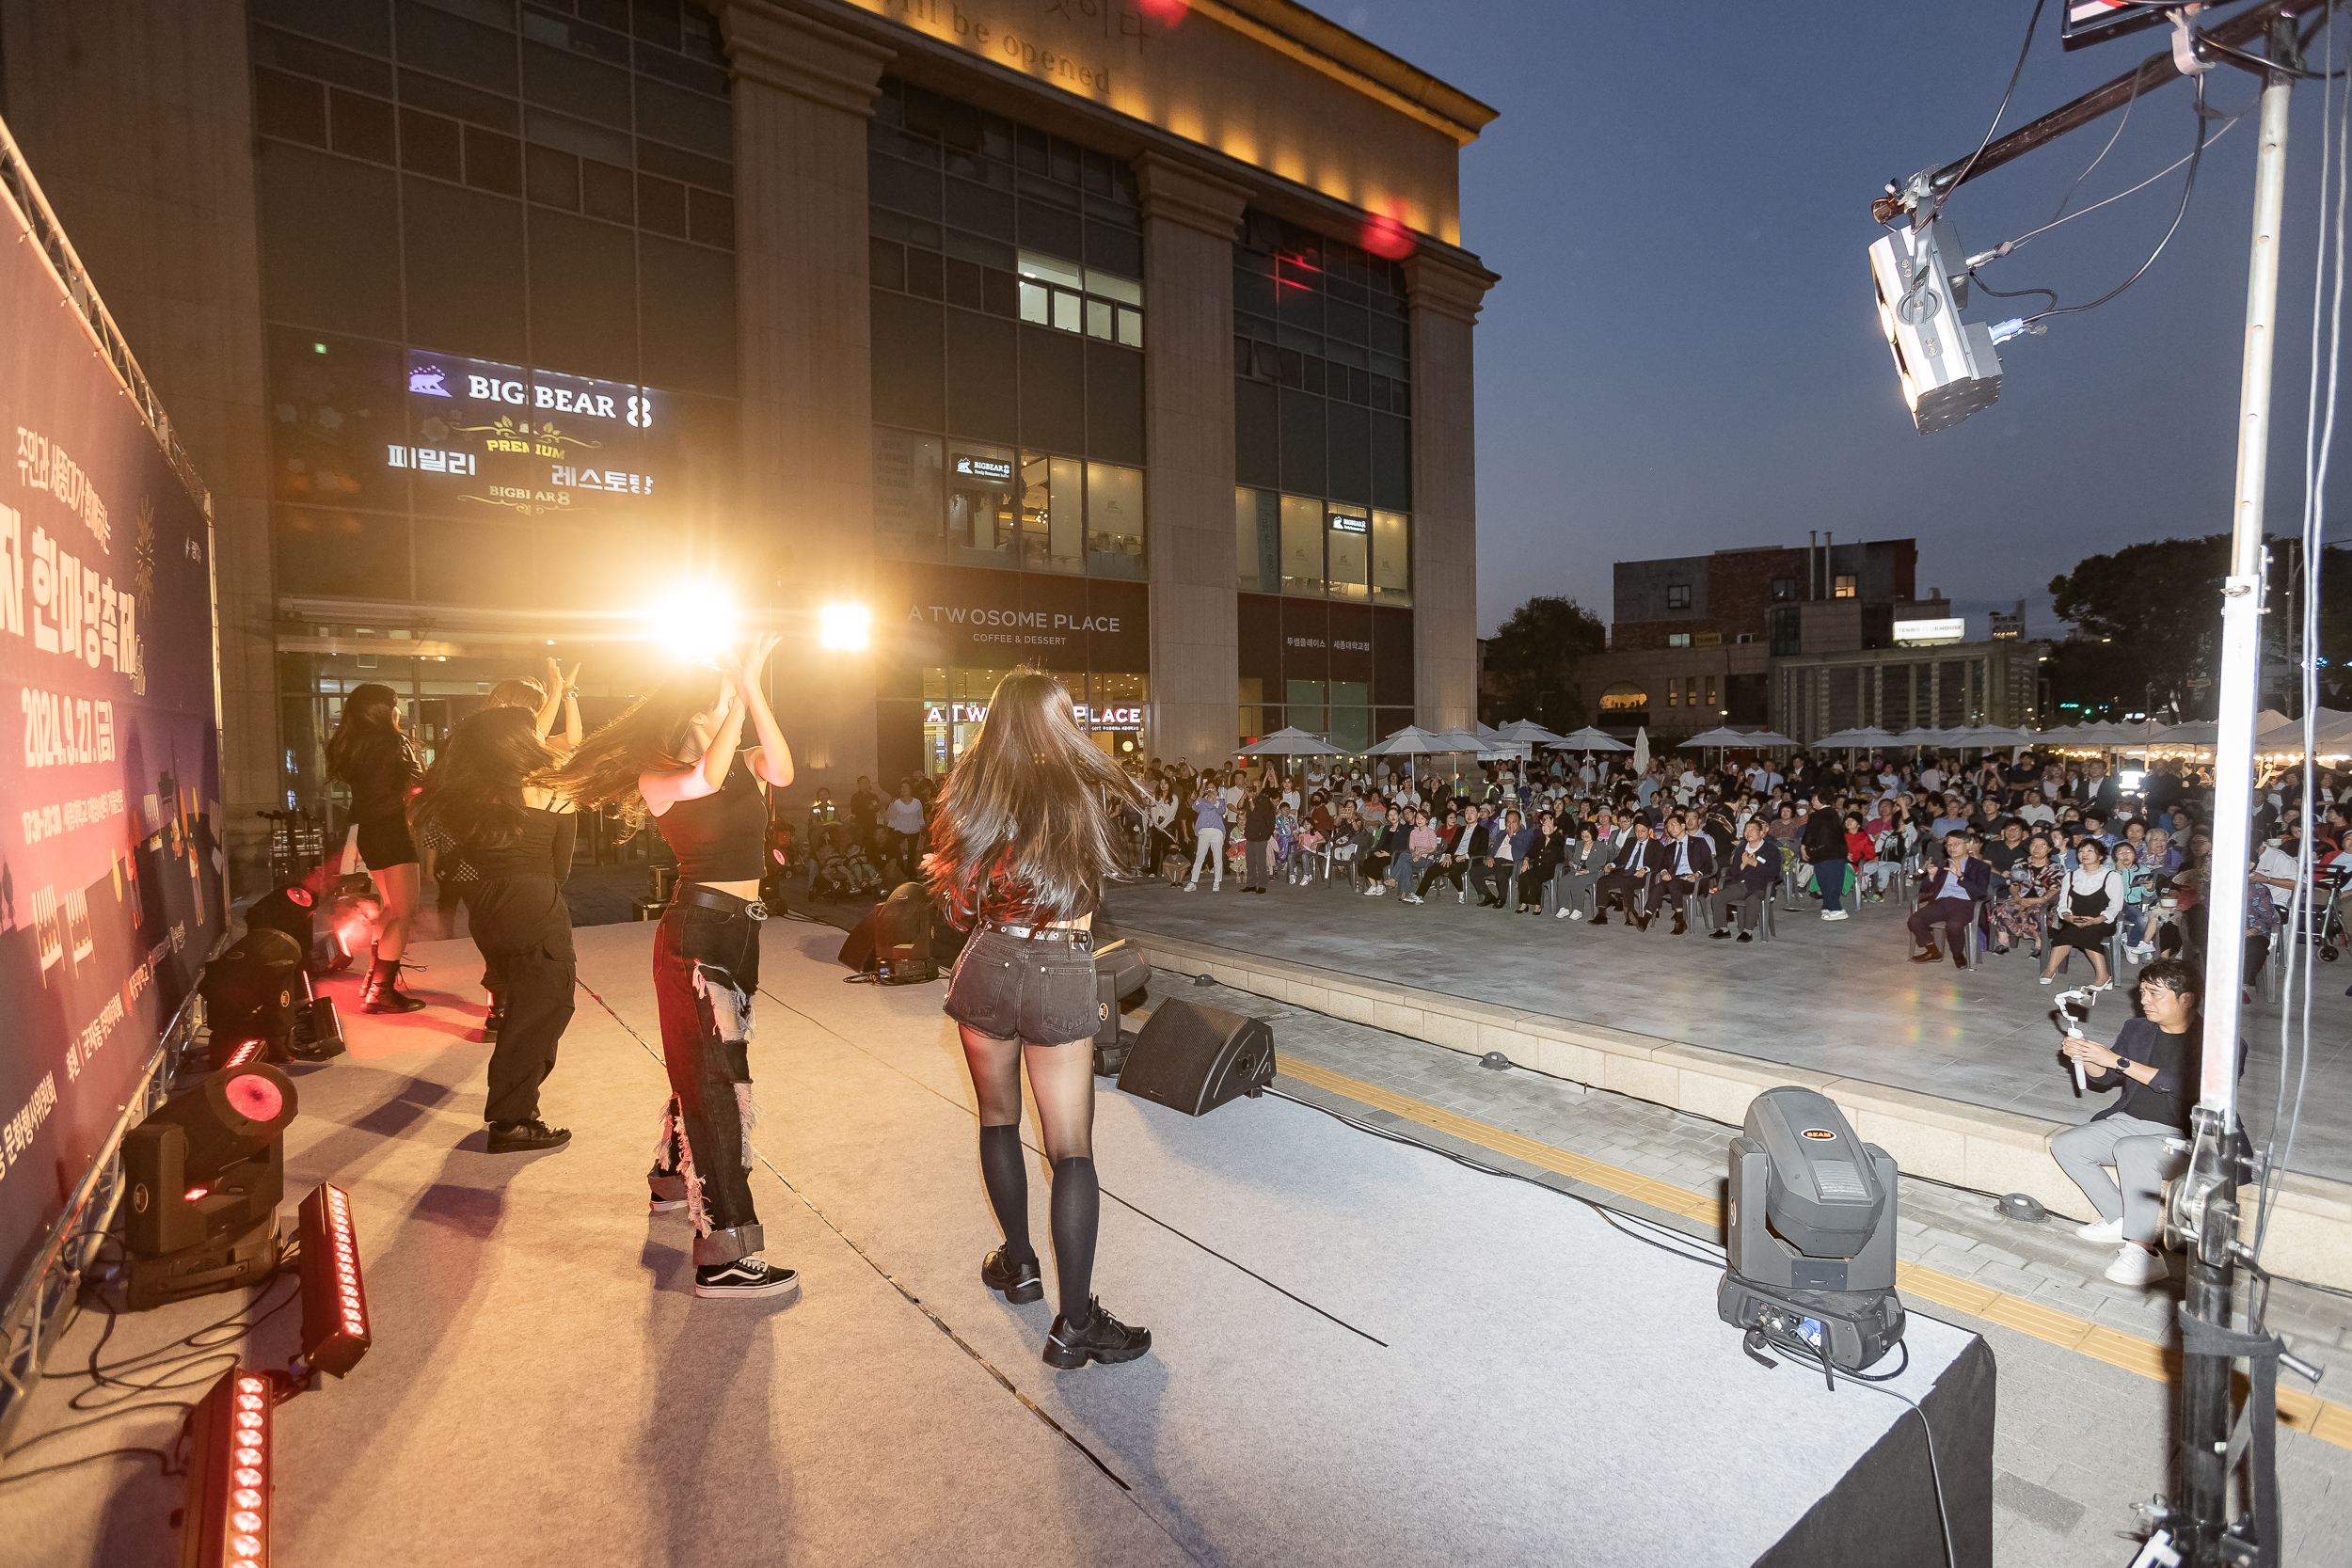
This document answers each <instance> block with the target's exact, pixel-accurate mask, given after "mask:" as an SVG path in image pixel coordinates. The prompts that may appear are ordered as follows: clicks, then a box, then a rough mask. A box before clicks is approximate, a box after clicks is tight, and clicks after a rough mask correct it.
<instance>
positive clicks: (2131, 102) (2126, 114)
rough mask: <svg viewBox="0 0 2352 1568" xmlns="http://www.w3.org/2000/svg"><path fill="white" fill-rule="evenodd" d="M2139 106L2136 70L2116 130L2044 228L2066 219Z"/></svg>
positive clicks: (2054, 301) (2078, 175) (2076, 178)
mask: <svg viewBox="0 0 2352 1568" xmlns="http://www.w3.org/2000/svg"><path fill="white" fill-rule="evenodd" d="M2138 106H2139V73H2138V72H2137V71H2134V72H2133V73H2132V91H2131V96H2130V97H2128V98H2126V99H2124V100H2123V118H2122V119H2120V120H2118V121H2116V125H2115V130H2114V132H2113V134H2112V135H2109V136H2108V137H2107V144H2106V146H2105V147H2103V148H2101V149H2099V155H2098V156H2097V157H2095V158H2093V159H2091V160H2090V162H2089V163H2088V164H2085V165H2084V166H2083V171H2082V172H2081V173H2080V174H2077V175H2076V176H2074V182H2073V183H2071V184H2069V185H2068V186H2067V187H2066V194H2065V195H2064V196H2061V197H2059V198H2058V207H2057V209H2056V210H2055V211H2054V212H2052V213H2051V214H2050V223H2045V224H2043V225H2042V228H2044V229H2047V228H2049V227H2050V224H2051V223H2059V222H2063V221H2064V220H2065V217H2066V208H2067V205H2068V204H2069V203H2070V202H2072V201H2073V200H2074V193H2075V192H2076V191H2078V190H2080V189H2082V187H2083V182H2084V181H2086V180H2088V179H2090V175H2091V171H2092V170H2094V169H2096V168H2097V167H2098V166H2100V165H2101V164H2104V163H2106V161H2107V154H2108V153H2110V152H2112V151H2114V150H2115V144H2116V143H2117V142H2119V141H2121V140H2122V139H2123V132H2124V130H2125V128H2126V127H2128V126H2129V125H2130V124H2131V122H2132V111H2133V110H2134V109H2135V108H2137V107H2138ZM2051 303H2052V304H2053V305H2055V304H2057V303H2058V302H2057V300H2056V299H2053V300H2052V301H2051Z"/></svg>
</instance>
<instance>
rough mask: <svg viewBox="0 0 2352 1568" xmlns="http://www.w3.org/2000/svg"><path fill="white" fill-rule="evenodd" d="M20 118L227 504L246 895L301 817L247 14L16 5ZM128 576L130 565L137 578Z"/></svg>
mask: <svg viewBox="0 0 2352 1568" xmlns="http://www.w3.org/2000/svg"><path fill="white" fill-rule="evenodd" d="M4 10H5V15H4V16H0V25H5V27H6V29H7V35H8V54H7V56H6V66H7V71H8V75H7V81H6V84H5V85H6V87H7V99H8V117H9V126H10V129H11V130H12V131H13V133H14V134H15V135H16V137H17V140H18V142H19V144H20V145H21V146H22V147H23V148H24V155H25V157H26V158H27V159H29V160H30V161H31V163H32V166H33V172H34V178H36V179H37V180H39V181H40V183H41V188H42V190H43V192H44V193H45V194H46V195H47V197H48V198H49V203H50V206H51V207H52V208H54V209H55V210H56V214H57V216H58V219H59V220H60V221H61V222H63V223H64V225H65V227H66V232H67V235H68V237H69V238H70V239H71V240H72V244H73V248H74V250H75V252H76V254H78V255H79V256H80V257H81V258H82V263H83V265H85V266H86V267H87V268H88V269H89V273H90V277H91V280H92V281H93V282H94V283H96V285H97V287H98V292H99V293H100V295H101V296H102V297H103V299H104V300H105V302H106V308H107V309H108V310H110V311H112V312H113V314H114V318H115V321H116V323H117V324H118V325H120V326H121V328H122V331H123V335H124V336H125V337H126V338H128V339H129V340H130V343H131V351H132V353H133V354H134V355H135V356H137V358H138V362H139V367H140V369H142V370H144V371H145V372H147V376H148V380H149V382H150V383H151V385H152V386H153V387H154V388H155V391H156V393H157V395H158V396H159V397H161V398H162V400H163V403H164V406H165V408H166V410H167V413H168V414H169V417H170V420H171V423H172V429H173V430H174V431H175V432H176V433H177V434H178V436H179V437H180V439H181V441H182V443H183V445H184V446H185V447H186V448H187V451H188V455H189V457H190V458H191V459H193V460H194V462H195V464H196V466H197V467H198V469H199V471H200V472H201V473H202V474H203V476H204V482H205V483H206V485H207V486H208V487H209V489H210V491H211V494H212V500H213V571H214V577H215V583H216V587H217V592H218V594H219V613H220V699H221V714H220V719H221V802H220V817H219V818H217V819H216V820H215V824H214V831H215V832H217V833H219V834H220V835H221V837H222V839H223V841H224V843H225V845H226V847H227V849H228V852H229V858H230V889H231V894H232V895H233V896H243V895H248V894H254V893H261V892H266V891H267V888H268V883H267V880H266V876H267V863H266V859H265V857H266V855H267V849H268V845H267V839H266V832H267V827H268V825H267V824H266V823H263V822H261V821H258V820H256V819H255V817H254V816H253V814H254V813H255V812H257V811H262V810H266V809H270V808H272V807H274V806H282V805H283V804H284V803H285V800H284V797H283V796H282V795H281V794H280V793H279V790H280V788H281V784H280V783H279V772H278V768H279V763H278V680H277V658H276V652H275V642H274V641H273V631H272V626H271V622H272V619H273V616H274V610H273V608H272V575H271V562H270V533H269V490H268V486H269V428H268V422H267V420H265V419H264V417H263V410H262V272H261V250H260V247H261V234H260V229H259V225H258V222H257V219H256V216H255V208H256V198H255V190H254V172H253V95H252V86H251V70H250V65H249V62H248V60H247V58H246V28H245V8H244V7H242V6H189V5H183V4H179V3H177V0H135V3H127V4H119V5H111V6H70V7H68V6H46V5H40V4H35V3H31V0H8V4H7V5H6V6H5V8H4ZM118 571H119V568H118Z"/></svg>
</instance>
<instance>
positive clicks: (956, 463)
mask: <svg viewBox="0 0 2352 1568" xmlns="http://www.w3.org/2000/svg"><path fill="white" fill-rule="evenodd" d="M947 466H948V467H949V468H950V469H951V470H952V471H953V472H954V474H955V476H956V477H957V478H958V479H969V480H977V481H978V482H979V483H982V484H992V485H995V486H997V487H998V488H1000V489H1007V490H1009V489H1010V488H1012V461H1011V459H1009V458H1004V457H974V456H973V455H972V454H971V453H969V452H961V451H960V452H957V453H956V454H955V455H954V457H952V458H950V459H949V460H948V465H947Z"/></svg>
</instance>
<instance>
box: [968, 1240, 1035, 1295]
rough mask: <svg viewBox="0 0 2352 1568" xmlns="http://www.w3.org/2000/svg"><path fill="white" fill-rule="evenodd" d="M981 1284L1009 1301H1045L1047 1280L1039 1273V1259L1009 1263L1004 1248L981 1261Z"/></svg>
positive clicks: (998, 1249)
mask: <svg viewBox="0 0 2352 1568" xmlns="http://www.w3.org/2000/svg"><path fill="white" fill-rule="evenodd" d="M980 1283H981V1284H983V1285H985V1286H987V1287H988V1288H989V1289H990V1290H992V1291H995V1292H996V1293H997V1294H998V1295H1000V1296H1003V1297H1004V1298H1005V1299H1006V1300H1007V1301H1013V1302H1021V1301H1042V1300H1044V1299H1045V1279H1044V1276H1043V1275H1041V1274H1039V1273H1038V1267H1037V1259H1035V1258H1031V1259H1029V1260H1028V1261H1026V1262H1024V1263H1016V1262H1011V1261H1009V1260H1008V1259H1006V1257H1005V1249H1004V1248H1002V1247H999V1248H997V1249H996V1250H995V1251H994V1252H992V1253H990V1254H989V1255H988V1256H987V1257H986V1258H984V1259H981V1260H980Z"/></svg>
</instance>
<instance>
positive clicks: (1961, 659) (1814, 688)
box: [1772, 637, 2050, 745]
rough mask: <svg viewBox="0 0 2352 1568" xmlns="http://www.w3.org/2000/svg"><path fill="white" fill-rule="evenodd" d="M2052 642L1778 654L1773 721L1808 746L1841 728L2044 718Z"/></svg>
mask: <svg viewBox="0 0 2352 1568" xmlns="http://www.w3.org/2000/svg"><path fill="white" fill-rule="evenodd" d="M2049 651H2050V645H2049V644H2048V643H2047V642H2040V641H2025V640H2023V639H2019V638H2010V637H2004V638H1999V639H1995V640H1988V641H1982V642H1963V641H1959V640H1958V639H1957V638H1955V639H1954V640H1953V641H1950V642H1939V643H1921V644H1917V645H1913V646H1896V647H1891V648H1868V649H1856V650H1851V651H1847V652H1842V653H1811V654H1799V655H1794V656H1791V657H1783V658H1775V659H1773V660H1772V727H1773V728H1774V729H1776V730H1778V731H1780V732H1781V733H1782V734H1783V735H1786V736H1788V737H1789V738H1790V739H1792V740H1795V741H1797V742H1799V743H1800V744H1804V745H1810V744H1811V743H1812V742H1813V741H1815V740H1818V739H1820V737H1821V736H1825V735H1834V734H1836V732H1837V731H1839V730H1849V729H1860V728H1864V727H1866V726H1867V727H1875V728H1878V729H1883V730H1886V731H1889V732H1890V733H1893V734H1897V735H1899V734H1901V733H1902V732H1903V731H1905V730H1909V729H1931V730H1949V729H1974V728H1979V727H1982V726H1986V725H1991V726H1994V727H1995V728H2001V729H2009V728H2015V727H2019V726H2032V725H2035V724H2039V723H2040V722H2041V721H2042V663H2043V662H2044V660H2045V659H2046V658H2047V657H2048V656H2049Z"/></svg>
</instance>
